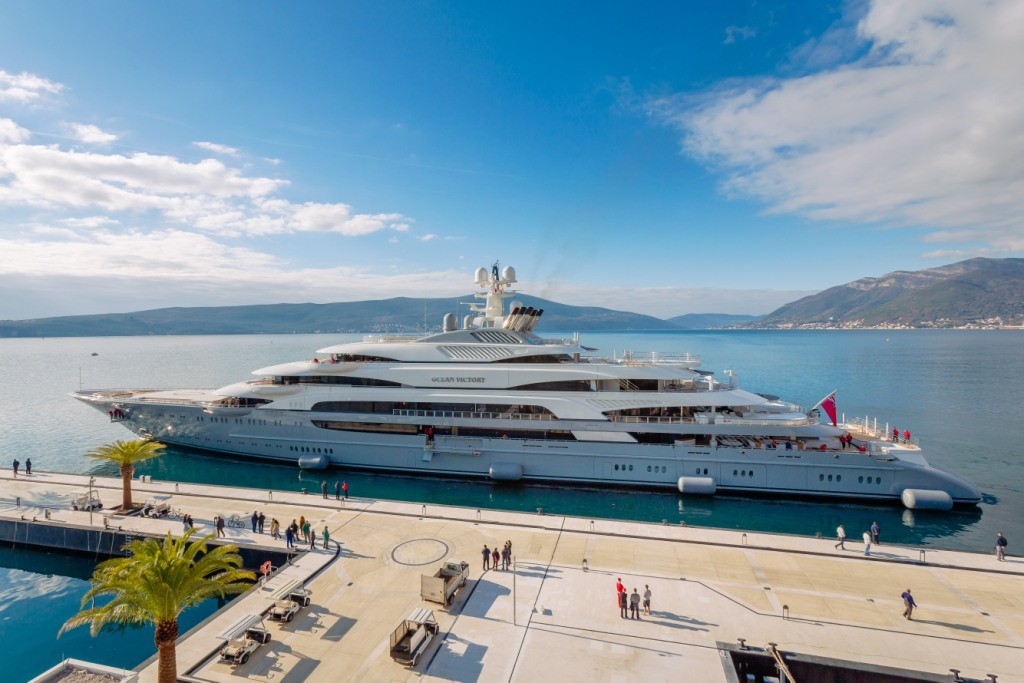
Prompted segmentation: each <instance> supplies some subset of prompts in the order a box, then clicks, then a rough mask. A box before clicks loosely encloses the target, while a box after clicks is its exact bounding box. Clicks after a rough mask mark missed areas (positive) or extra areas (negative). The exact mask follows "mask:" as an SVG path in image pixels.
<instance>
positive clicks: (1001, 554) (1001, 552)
mask: <svg viewBox="0 0 1024 683" xmlns="http://www.w3.org/2000/svg"><path fill="white" fill-rule="evenodd" d="M996 559H997V560H999V561H1000V562H1005V561H1006V536H1003V532H1002V531H1000V532H997V533H996Z"/></svg>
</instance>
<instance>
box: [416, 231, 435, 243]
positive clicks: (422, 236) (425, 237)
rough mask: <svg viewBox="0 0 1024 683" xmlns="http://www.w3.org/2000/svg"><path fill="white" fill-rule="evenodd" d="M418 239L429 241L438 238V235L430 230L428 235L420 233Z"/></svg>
mask: <svg viewBox="0 0 1024 683" xmlns="http://www.w3.org/2000/svg"><path fill="white" fill-rule="evenodd" d="M417 239H418V240H419V241H420V242H429V241H430V240H436V239H437V235H435V234H434V233H432V232H428V233H427V234H426V235H420V236H419V237H418V238H417Z"/></svg>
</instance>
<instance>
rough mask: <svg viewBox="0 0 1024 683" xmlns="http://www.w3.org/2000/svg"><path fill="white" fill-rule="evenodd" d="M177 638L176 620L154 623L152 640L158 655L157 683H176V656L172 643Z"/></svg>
mask: <svg viewBox="0 0 1024 683" xmlns="http://www.w3.org/2000/svg"><path fill="white" fill-rule="evenodd" d="M177 639H178V622H177V621H165V622H161V623H158V624H157V625H156V633H155V634H154V636H153V642H154V643H155V644H156V651H157V657H158V659H157V661H158V665H157V681H158V683H177V681H178V657H177V654H176V653H175V649H174V643H175V641H176V640H177Z"/></svg>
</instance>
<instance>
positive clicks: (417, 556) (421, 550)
mask: <svg viewBox="0 0 1024 683" xmlns="http://www.w3.org/2000/svg"><path fill="white" fill-rule="evenodd" d="M449 550H450V548H449V547H448V544H447V543H445V542H444V541H439V540H437V539H436V538H416V539H413V540H411V541H406V542H405V543H399V544H398V545H396V546H395V547H394V549H392V551H391V559H392V560H394V561H395V562H397V563H398V564H404V565H405V566H407V567H420V566H422V565H425V564H433V563H434V562H437V561H438V560H440V559H443V558H444V556H445V555H447V554H448V551H449Z"/></svg>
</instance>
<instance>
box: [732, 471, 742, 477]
mask: <svg viewBox="0 0 1024 683" xmlns="http://www.w3.org/2000/svg"><path fill="white" fill-rule="evenodd" d="M739 473H740V471H739V470H733V471H732V476H734V477H736V476H739Z"/></svg>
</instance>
